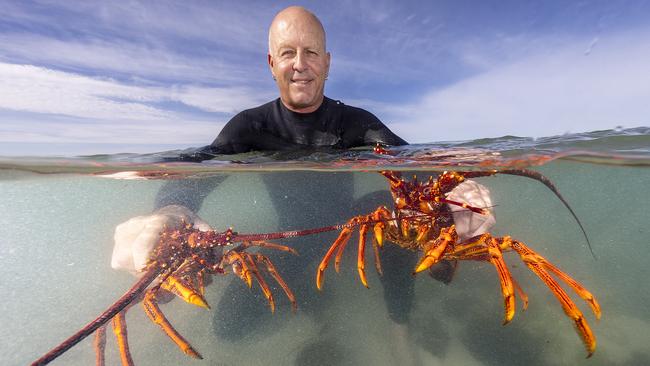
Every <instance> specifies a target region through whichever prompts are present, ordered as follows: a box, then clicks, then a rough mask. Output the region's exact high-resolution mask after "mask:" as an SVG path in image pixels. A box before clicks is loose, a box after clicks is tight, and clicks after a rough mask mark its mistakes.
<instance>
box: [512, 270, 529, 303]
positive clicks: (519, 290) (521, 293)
mask: <svg viewBox="0 0 650 366" xmlns="http://www.w3.org/2000/svg"><path fill="white" fill-rule="evenodd" d="M512 284H513V285H514V286H515V291H517V293H518V294H519V297H520V298H521V302H522V303H523V304H524V305H523V310H526V309H528V295H526V293H525V292H524V290H523V289H522V288H521V286H519V284H518V283H517V280H515V278H514V277H512Z"/></svg>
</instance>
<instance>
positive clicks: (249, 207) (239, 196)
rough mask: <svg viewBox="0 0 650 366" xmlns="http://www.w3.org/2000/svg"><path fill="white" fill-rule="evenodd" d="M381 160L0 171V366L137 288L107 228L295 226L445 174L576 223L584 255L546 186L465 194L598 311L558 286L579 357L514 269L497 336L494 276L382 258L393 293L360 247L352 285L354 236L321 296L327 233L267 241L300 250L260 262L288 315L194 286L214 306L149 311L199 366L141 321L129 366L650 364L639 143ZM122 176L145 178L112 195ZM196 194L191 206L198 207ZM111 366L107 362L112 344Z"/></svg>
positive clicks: (320, 158) (559, 141)
mask: <svg viewBox="0 0 650 366" xmlns="http://www.w3.org/2000/svg"><path fill="white" fill-rule="evenodd" d="M394 153H395V155H394V156H376V155H374V154H372V152H371V151H370V150H369V149H355V150H352V151H347V152H343V153H341V152H332V151H311V152H302V153H295V152H292V153H287V152H285V153H278V154H244V155H240V156H217V157H215V159H214V160H210V161H206V162H203V163H191V162H174V160H178V159H175V158H178V157H179V156H180V154H185V156H187V154H190V155H191V150H188V151H182V152H181V151H170V152H165V153H158V154H141V155H135V154H117V155H94V156H84V157H69V158H33V157H31V158H15V157H4V158H0V194H1V196H2V199H1V201H0V202H1V204H0V207H1V209H0V264H1V265H0V278H1V279H2V280H1V281H0V293H1V294H2V295H3V301H2V302H0V323H1V324H2V327H0V364H2V365H25V364H29V363H30V362H32V361H34V360H36V359H37V358H38V357H40V356H41V355H42V354H44V353H45V352H47V351H48V350H49V349H51V348H52V347H54V346H55V345H57V344H58V343H59V342H61V341H63V340H64V339H65V338H67V337H68V336H70V335H71V334H73V333H74V332H76V331H77V330H78V329H79V328H81V327H82V326H83V325H85V324H86V323H88V322H89V321H90V320H92V319H93V318H94V317H96V316H97V315H98V314H99V313H101V312H102V311H103V310H104V309H105V308H107V307H108V306H109V305H110V304H111V303H113V302H114V301H115V300H116V299H117V298H118V297H119V296H120V295H121V294H122V293H123V292H124V291H126V290H127V289H128V288H129V287H130V286H131V285H132V284H133V283H134V282H135V279H134V277H133V276H132V275H130V274H129V273H126V272H121V271H116V270H113V269H112V268H111V266H110V260H111V254H112V248H113V234H114V230H115V227H116V226H117V225H118V224H119V223H121V222H124V221H126V220H128V219H129V218H131V217H134V216H139V215H147V214H150V213H151V212H152V210H153V209H154V206H155V205H156V202H157V201H160V202H166V203H170V202H173V201H174V200H176V199H182V198H183V197H185V199H190V201H192V202H194V203H195V204H196V205H197V209H198V214H199V216H200V217H202V218H203V219H204V220H205V221H207V222H208V223H209V224H210V225H211V226H212V227H213V228H215V229H218V230H225V229H226V228H228V227H233V228H234V229H235V230H236V231H238V232H242V233H266V232H276V231H284V230H300V229H308V228H314V227H319V226H327V225H333V224H340V223H344V222H346V221H347V220H348V219H349V218H351V217H352V216H354V215H357V214H363V213H369V212H371V211H372V210H373V209H374V208H376V207H377V206H379V205H382V204H383V205H390V197H389V189H388V184H387V181H386V179H385V178H384V177H383V176H381V175H380V174H378V173H377V171H379V170H384V169H390V170H397V171H404V172H409V173H408V175H409V176H410V175H411V174H417V175H418V176H419V177H425V178H426V177H427V176H429V175H435V174H438V173H439V172H440V171H442V170H480V169H488V168H497V169H498V168H530V169H534V170H537V171H539V172H541V173H543V174H544V175H545V176H547V177H548V178H550V179H551V180H552V181H553V182H554V184H555V185H556V186H557V188H558V189H559V191H560V192H561V194H562V195H563V196H564V197H565V198H566V200H567V201H568V203H569V204H570V205H571V207H572V208H573V210H574V211H575V213H576V214H577V216H578V217H579V219H580V220H581V222H582V223H583V225H584V227H585V230H586V232H587V234H588V236H589V239H590V241H591V246H592V249H593V251H594V253H595V255H596V259H594V257H592V255H591V253H590V251H589V248H588V247H587V243H586V240H585V238H584V237H583V236H582V233H581V231H580V229H579V227H578V225H577V224H576V222H575V221H574V220H573V218H572V217H571V216H570V214H569V212H568V211H567V209H566V208H565V207H564V206H563V205H562V204H561V202H560V201H559V200H558V199H557V198H556V197H555V196H554V195H553V194H552V193H551V192H550V191H549V190H548V189H547V188H546V187H544V186H543V185H542V184H540V183H539V182H536V181H534V180H530V179H526V178H522V177H517V176H510V175H497V176H494V177H487V178H479V179H477V180H478V181H479V182H480V183H482V184H484V185H485V186H487V187H488V188H489V189H490V192H491V195H492V200H493V203H494V204H495V207H494V210H495V215H496V220H497V223H496V225H495V226H494V228H493V229H492V230H491V232H492V233H494V234H495V235H498V236H502V235H511V236H512V237H514V238H516V239H519V240H521V241H523V242H525V243H526V244H527V245H528V246H529V247H531V248H532V249H534V250H535V251H537V252H538V253H539V254H541V255H542V256H544V257H545V258H547V259H548V260H549V261H551V262H552V263H554V264H556V265H557V266H558V267H560V268H561V269H562V270H564V271H565V272H566V273H568V274H569V275H570V276H572V277H573V278H574V279H576V280H577V281H579V282H581V283H582V284H583V285H584V286H585V287H586V288H587V289H589V290H590V291H591V292H592V293H593V294H594V295H595V296H596V298H597V299H598V301H599V303H600V305H601V308H602V318H601V319H600V320H596V319H595V317H594V315H593V313H591V311H590V309H589V308H588V306H587V305H586V304H585V303H584V302H583V301H582V300H581V299H580V298H579V297H578V296H577V295H575V294H574V293H573V292H572V291H571V289H569V288H566V290H567V292H568V293H569V294H570V295H571V296H572V298H573V299H574V301H575V303H576V304H577V305H578V306H579V308H580V309H581V310H582V311H583V313H584V314H585V316H586V319H587V321H588V323H589V324H590V325H591V327H592V330H593V332H594V334H595V336H596V338H597V342H598V345H597V349H596V352H595V353H594V355H593V356H592V357H591V358H588V359H587V358H585V357H586V355H587V353H586V351H585V349H584V347H583V345H582V342H581V340H580V338H579V337H578V335H577V334H576V332H575V330H574V327H573V324H572V321H571V320H570V319H569V318H568V317H567V316H566V315H565V314H564V312H563V311H562V308H561V306H560V305H559V303H558V302H557V300H556V299H555V297H554V296H553V295H552V294H551V292H550V291H549V289H548V288H547V287H546V286H545V285H544V283H543V282H541V281H540V280H539V279H538V278H537V277H536V276H535V275H534V274H533V273H532V272H530V271H529V270H528V269H527V267H526V266H525V265H524V264H523V263H522V262H521V260H520V259H519V257H518V256H517V255H516V254H514V253H509V254H506V255H505V258H506V262H507V263H508V265H509V267H510V269H511V272H512V274H513V276H514V277H515V278H516V279H517V281H518V283H519V284H520V285H521V287H522V288H523V289H524V290H525V291H526V293H527V294H528V297H529V305H528V309H527V310H526V311H523V309H522V306H521V302H519V300H517V312H516V315H515V317H514V319H513V321H512V322H511V323H510V324H508V325H505V326H503V325H502V319H503V300H502V297H501V293H500V286H499V280H498V277H497V274H496V272H495V270H494V268H493V266H492V265H490V264H489V263H482V262H473V261H466V262H461V263H460V265H459V268H458V271H457V273H456V275H455V276H454V279H453V281H452V282H451V283H450V284H448V285H445V284H443V283H441V282H438V281H436V280H434V279H432V278H431V277H429V276H428V275H426V274H420V275H418V276H416V277H414V278H413V277H411V276H410V273H411V271H412V269H413V268H412V265H411V262H409V261H408V260H404V258H406V257H408V255H407V254H408V253H407V252H405V251H401V250H395V248H392V249H391V248H389V246H391V245H392V244H387V247H386V249H385V251H384V252H382V258H383V260H382V264H383V266H384V268H385V270H386V272H388V273H393V274H395V273H397V275H396V276H398V277H397V278H399V276H400V275H399V273H403V274H407V275H405V276H403V277H404V278H403V279H402V280H403V281H404V283H403V288H402V287H400V286H398V287H400V288H398V289H395V288H393V289H391V288H389V287H387V286H384V283H385V281H382V279H381V278H380V277H379V275H377V273H375V271H374V266H373V265H372V250H370V249H368V250H367V251H366V257H367V263H368V265H367V275H368V283H369V286H370V288H369V289H366V288H365V287H364V286H363V285H362V284H361V282H360V281H359V277H358V275H357V270H356V256H357V250H356V245H355V243H356V234H355V235H354V236H353V238H352V242H351V243H352V244H350V245H349V246H348V248H347V249H346V253H345V255H344V257H343V260H342V263H341V271H340V273H339V274H336V273H335V272H334V270H333V268H329V269H328V270H327V272H326V274H325V284H324V288H323V290H322V291H318V290H317V289H316V285H315V274H316V268H317V266H318V262H319V260H320V257H321V256H322V255H324V254H325V252H326V251H327V249H328V248H329V246H330V244H331V243H332V241H333V240H334V239H335V238H336V234H337V233H336V232H329V233H323V234H318V235H313V236H309V237H304V238H295V239H286V240H278V241H276V242H279V243H283V244H286V245H290V246H294V247H296V248H297V249H298V250H299V251H300V256H298V257H293V256H291V255H288V254H285V253H279V252H273V251H264V252H265V253H266V254H267V255H268V256H269V258H270V259H271V260H272V261H273V263H275V265H276V267H277V269H278V271H279V273H280V274H281V275H282V276H283V277H284V278H285V280H286V281H287V283H288V284H289V286H290V287H291V288H292V289H293V290H294V292H295V294H296V297H297V299H298V311H297V312H296V313H292V312H291V311H290V304H289V301H287V299H286V298H285V297H284V295H283V294H282V292H281V290H279V289H278V288H277V286H272V290H273V292H274V294H275V297H276V300H277V309H276V312H275V314H271V312H270V311H269V307H268V305H267V304H266V302H265V299H264V297H263V296H261V292H260V290H259V287H258V286H257V285H254V286H253V288H252V289H248V288H247V287H246V285H245V284H244V283H243V282H242V281H241V280H240V279H239V278H237V277H236V276H234V275H232V274H230V275H226V276H215V277H214V278H213V281H212V283H211V284H210V285H209V286H208V287H207V289H206V299H207V301H208V302H209V303H210V305H211V309H210V310H206V309H202V308H199V307H195V306H193V305H189V304H186V303H184V302H183V301H181V300H179V299H174V300H172V301H170V302H168V303H165V304H162V305H161V308H162V310H163V312H164V313H165V314H166V315H167V317H168V318H169V320H170V321H171V323H172V324H173V325H174V326H175V327H176V328H177V329H178V330H179V332H180V333H181V334H182V335H183V336H185V338H186V339H187V340H188V341H189V342H190V343H191V344H192V345H193V346H194V348H195V349H197V350H198V351H199V352H200V353H201V354H202V355H203V358H204V359H203V360H194V359H191V358H189V357H187V356H185V355H184V354H183V353H182V352H181V351H180V350H179V349H178V348H177V347H176V346H175V345H174V344H173V343H172V342H171V341H170V340H169V339H168V338H167V336H166V335H165V334H164V333H163V332H162V331H161V330H160V329H159V328H158V326H156V325H155V324H153V323H151V322H150V321H149V319H148V318H147V317H146V315H145V314H144V312H143V311H142V308H141V306H139V305H138V306H134V307H133V308H131V309H130V310H129V311H128V313H127V325H128V330H129V340H130V346H131V353H132V356H133V359H134V361H135V364H136V365H185V364H187V365H190V364H191V365H367V364H374V365H395V364H400V365H409V364H413V365H417V364H419V365H461V364H462V365H522V364H526V365H613V364H616V365H643V364H650V347H648V345H649V344H650V312H649V311H648V310H647V309H648V304H649V303H650V281H649V279H650V266H649V265H648V261H650V239H649V238H650V209H649V207H650V188H649V187H650V129H648V128H637V129H627V130H609V131H594V132H590V133H584V134H573V135H565V136H556V137H549V138H541V139H530V138H518V137H503V138H499V139H484V140H475V141H467V142H460V143H435V144H426V145H413V146H410V147H405V148H400V149H395V150H394ZM134 172H135V173H134ZM133 177H138V178H140V179H126V178H133ZM160 192H163V193H160ZM164 192H172V193H170V194H167V195H166V194H164ZM197 196H198V197H201V198H202V200H198V201H201V202H198V201H197V200H192V199H193V198H196V197H197ZM179 197H180V198H179ZM188 197H189V198H188ZM385 275H386V274H385ZM393 282H395V281H393ZM397 283H398V284H399V282H397ZM409 286H411V287H412V288H411V287H409ZM409 301H411V302H410V303H409ZM94 359H95V355H94V351H93V348H92V337H89V338H87V339H86V340H84V341H82V342H80V343H79V344H77V345H76V346H75V347H73V348H72V349H70V350H69V351H68V352H66V353H65V354H63V355H62V356H61V357H60V358H58V359H57V360H55V361H54V362H53V363H52V364H55V365H88V364H92V363H93V362H94ZM106 359H107V364H118V363H119V355H118V352H117V350H116V345H115V340H114V336H113V335H112V333H111V332H110V331H108V332H107V345H106Z"/></svg>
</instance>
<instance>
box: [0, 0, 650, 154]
mask: <svg viewBox="0 0 650 366" xmlns="http://www.w3.org/2000/svg"><path fill="white" fill-rule="evenodd" d="M292 4H299V5H304V6H306V7H307V8H309V9H310V10H312V11H313V12H315V13H316V14H317V15H318V16H319V17H320V19H321V21H322V22H323V24H324V26H325V28H326V31H327V37H328V43H327V45H328V49H329V51H330V52H331V53H332V66H331V71H330V77H329V80H328V82H327V85H326V90H325V94H326V95H327V96H329V97H331V98H334V99H340V100H342V101H343V102H345V103H346V104H351V105H356V106H360V107H364V108H366V109H368V110H370V111H372V112H373V113H375V114H376V115H377V116H378V117H380V119H382V120H383V121H384V122H385V123H386V124H387V125H388V126H389V127H390V128H391V129H392V130H393V131H395V132H396V133H398V134H399V135H401V136H402V137H404V138H405V139H406V140H408V141H409V142H412V143H425V142H436V141H453V140H468V139H475V138H482V137H497V136H503V135H517V136H533V137H539V136H549V135H558V134H563V133H567V132H584V131H593V130H601V129H611V128H615V127H617V126H623V127H636V126H648V125H650V121H649V120H650V2H649V1H639V0H636V1H616V0H613V1H580V2H578V1H574V2H571V1H421V2H418V1H381V0H379V1H376V0H373V1H370V0H369V1H327V2H325V1H312V2H284V1H278V2H270V1H175V2H171V1H101V2H100V1H71V0H68V1H22V0H16V1H12V0H0V155H6V154H11V153H12V151H13V152H15V151H16V150H18V151H21V147H22V148H23V149H24V147H25V146H29V149H30V151H31V152H32V153H34V154H50V153H55V152H60V153H64V154H75V153H89V152H96V153H100V152H119V151H127V150H128V151H133V152H145V151H155V150H156V147H160V148H162V147H171V146H175V147H181V146H201V145H206V144H209V143H210V142H211V141H212V140H213V139H214V137H216V135H217V134H218V132H219V131H220V129H221V128H222V127H223V125H224V124H225V123H226V122H227V121H228V120H229V119H230V118H231V117H232V116H233V115H234V114H235V113H237V112H238V111H241V110H243V109H246V108H250V107H253V106H257V105H259V104H262V103H264V102H266V101H268V100H271V99H273V98H275V97H277V90H276V87H275V84H274V83H273V80H272V79H271V76H270V73H269V70H268V67H267V65H266V52H267V30H268V26H269V24H270V22H271V20H272V18H273V16H274V15H275V13H276V12H277V11H279V10H281V9H282V8H284V7H286V6H288V5H292ZM107 143H108V144H107ZM140 144H156V147H151V146H140ZM75 146H76V147H75ZM82 146H83V148H82ZM75 149H76V150H75ZM125 149H126V150H125ZM82 150H83V151H82Z"/></svg>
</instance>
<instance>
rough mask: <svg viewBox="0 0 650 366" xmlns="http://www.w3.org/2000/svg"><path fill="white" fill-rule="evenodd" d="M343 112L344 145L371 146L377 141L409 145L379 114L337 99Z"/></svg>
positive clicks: (387, 143) (395, 144) (392, 144)
mask: <svg viewBox="0 0 650 366" xmlns="http://www.w3.org/2000/svg"><path fill="white" fill-rule="evenodd" d="M335 103H337V106H338V107H339V108H341V109H342V112H341V130H342V136H341V137H342V142H343V145H344V146H343V147H345V148H349V147H355V146H370V145H374V144H376V143H377V142H380V143H382V144H385V145H391V146H401V145H408V142H406V141H405V140H404V139H402V138H401V137H399V136H397V135H396V134H395V133H393V132H392V131H391V130H390V129H389V128H388V127H386V125H385V124H384V123H382V122H381V121H380V120H379V118H377V116H375V115H374V114H372V113H370V112H368V111H367V110H365V109H363V108H358V107H353V106H349V105H345V104H343V103H342V102H340V101H336V102H335Z"/></svg>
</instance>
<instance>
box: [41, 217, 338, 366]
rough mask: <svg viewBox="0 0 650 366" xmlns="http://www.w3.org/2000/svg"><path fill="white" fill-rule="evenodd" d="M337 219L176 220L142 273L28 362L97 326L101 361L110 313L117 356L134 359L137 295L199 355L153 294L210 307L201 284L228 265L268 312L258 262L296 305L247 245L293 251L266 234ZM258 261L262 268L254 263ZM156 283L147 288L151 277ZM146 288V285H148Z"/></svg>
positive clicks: (54, 353)
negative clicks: (218, 227) (278, 225)
mask: <svg viewBox="0 0 650 366" xmlns="http://www.w3.org/2000/svg"><path fill="white" fill-rule="evenodd" d="M342 227H343V226H342V225H335V226H329V227H321V228H316V229H308V230H302V231H286V232H276V233H268V234H238V233H236V232H234V231H232V229H228V230H226V231H224V232H218V231H205V232H204V231H199V230H198V229H195V228H192V226H191V225H181V227H180V228H179V229H173V230H172V229H166V230H164V231H163V232H162V233H161V236H160V241H159V243H158V245H156V247H155V248H154V251H153V252H152V253H151V255H150V260H149V262H148V264H147V266H146V267H145V269H144V271H143V274H142V277H141V278H140V279H139V280H138V281H137V282H136V283H135V284H134V285H133V286H132V287H131V288H130V289H129V290H128V291H127V292H126V293H125V294H124V295H122V297H120V298H119V299H118V300H117V301H116V302H115V303H113V305H111V306H110V307H109V308H108V309H107V310H106V311H104V312H103V313H102V314H101V315H99V316H98V317H97V318H95V319H94V320H93V321H91V322H90V323H88V324H87V325H86V326H84V327H83V328H82V329H81V330H79V331H78V332H77V333H75V334H74V335H72V336H71V337H69V338H68V339H66V340H65V341H63V342H62V343H61V344H59V345H58V346H56V347H55V348H53V349H52V350H50V351H49V352H47V353H46V354H45V355H43V356H42V357H40V358H39V359H38V360H36V361H34V362H33V363H32V366H37V365H46V364H48V363H50V362H51V361H53V360H54V359H56V358H57V357H58V356H60V355H61V354H63V353H64V352H66V351H67V350H68V349H70V348H71V347H73V346H74V345H75V344H77V343H79V342H80V341H81V340H83V339H84V338H86V337H87V336H89V335H90V334H92V333H93V332H96V338H95V342H94V346H95V350H96V353H97V358H96V361H97V362H96V363H97V364H98V365H103V364H104V341H105V329H104V324H105V323H107V322H108V321H109V320H111V319H113V330H114V332H115V334H116V336H117V344H118V347H119V349H120V357H121V360H122V364H123V365H133V361H132V359H131V353H130V350H129V345H128V340H127V332H126V324H125V312H126V310H127V308H128V307H129V306H131V305H132V304H133V303H135V302H137V301H138V300H142V305H143V307H144V310H145V313H146V314H147V315H148V316H149V318H150V319H151V321H153V322H154V323H156V324H158V325H159V326H160V327H161V328H162V330H163V331H164V332H165V333H166V334H167V335H168V336H169V337H170V338H171V340H172V341H173V342H174V343H175V344H176V345H177V346H178V347H179V348H180V349H181V350H182V351H183V352H184V353H185V354H187V355H189V356H191V357H194V358H202V356H201V355H200V353H199V352H197V351H196V350H195V349H194V348H193V347H192V346H191V345H190V344H189V342H188V341H186V340H185V339H184V338H183V337H182V336H181V335H180V334H179V333H178V332H177V331H176V330H175V329H174V327H173V326H172V325H171V324H170V323H169V321H168V320H167V318H166V317H165V315H164V314H163V313H162V311H161V310H160V308H159V306H158V297H159V296H161V295H163V294H165V293H167V294H168V293H171V294H173V295H176V296H178V297H180V298H181V299H183V300H184V301H186V302H188V303H191V304H194V305H198V306H201V307H205V308H209V306H208V304H207V302H206V300H205V298H204V297H203V293H204V287H205V283H206V281H207V280H209V276H212V275H219V274H225V273H227V270H228V268H231V269H232V272H234V273H235V274H236V275H237V276H239V277H240V278H241V279H242V280H243V281H244V282H246V284H247V285H248V287H251V286H252V282H253V279H255V280H256V281H257V282H258V283H259V285H260V288H261V290H262V292H263V293H264V296H265V297H266V299H267V301H268V303H269V306H270V308H271V312H273V311H274V310H275V300H274V297H273V294H272V292H271V290H270V288H269V286H268V284H267V282H266V280H265V279H264V277H263V276H262V274H261V272H262V270H261V268H263V269H264V270H266V272H267V273H268V274H269V275H270V276H271V277H272V278H273V279H274V280H275V281H276V282H277V283H278V284H279V285H280V287H281V288H282V289H283V291H284V293H285V295H286V296H287V298H288V299H289V301H290V302H291V305H292V308H293V310H294V311H295V309H296V301H295V298H294V295H293V293H292V292H291V289H290V288H289V287H288V286H287V284H286V283H285V282H284V280H283V279H282V277H281V276H280V274H279V273H278V271H277V270H276V269H275V267H274V266H273V263H272V262H271V260H270V259H269V258H268V257H266V256H265V255H263V254H259V253H250V252H248V251H247V249H248V248H250V247H253V246H254V247H261V248H268V249H272V250H278V251H284V252H289V253H292V254H297V253H296V252H295V251H294V250H293V249H292V248H290V247H288V246H285V245H280V244H274V243H271V242H268V241H267V240H274V239H283V238H292V237H297V236H304V235H310V234H316V233H320V232H325V231H333V230H340V229H341V228H342ZM258 265H261V268H260V267H258ZM154 282H155V284H154V285H153V286H152V287H150V288H148V287H149V286H150V285H151V284H152V283H154ZM147 288H148V289H147Z"/></svg>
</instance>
